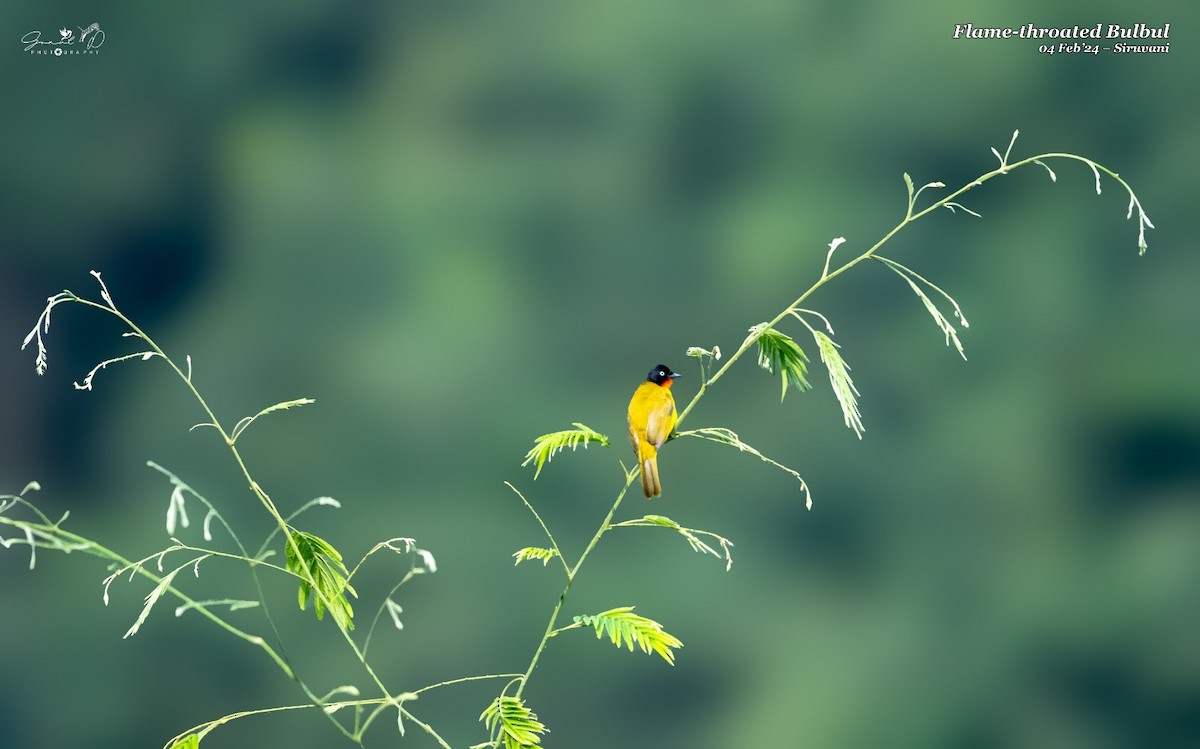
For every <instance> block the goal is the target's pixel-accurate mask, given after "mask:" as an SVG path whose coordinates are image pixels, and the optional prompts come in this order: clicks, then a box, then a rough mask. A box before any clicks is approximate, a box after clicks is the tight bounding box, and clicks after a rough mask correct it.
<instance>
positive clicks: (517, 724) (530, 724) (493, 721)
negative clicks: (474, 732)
mask: <svg viewBox="0 0 1200 749" xmlns="http://www.w3.org/2000/svg"><path fill="white" fill-rule="evenodd" d="M479 719H480V720H481V721H483V725H484V726H485V727H486V728H487V730H488V735H489V736H491V738H492V745H493V746H495V745H498V744H500V743H501V742H503V745H504V748H505V749H527V748H528V747H534V746H538V745H539V744H541V743H542V737H541V734H544V733H546V732H547V731H548V730H549V729H547V728H546V726H545V725H543V724H542V723H541V721H539V720H538V718H537V715H535V714H534V712H533V711H532V710H530V709H529V708H528V707H526V706H525V703H524V702H522V701H521V700H520V699H519V698H517V697H510V696H508V695H501V696H499V697H497V698H496V699H494V700H492V703H491V704H490V705H488V706H487V708H486V709H484V711H483V713H482V714H481V715H480V716H479Z"/></svg>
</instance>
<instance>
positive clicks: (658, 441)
mask: <svg viewBox="0 0 1200 749" xmlns="http://www.w3.org/2000/svg"><path fill="white" fill-rule="evenodd" d="M674 411H675V408H674V406H673V405H672V404H671V403H664V404H662V405H661V406H659V407H658V408H655V409H654V410H652V411H651V412H650V414H649V418H648V419H646V441H647V442H649V443H650V444H652V445H654V448H655V449H656V450H657V449H658V448H660V447H662V446H663V443H664V442H666V441H667V437H670V436H671V414H672V413H674Z"/></svg>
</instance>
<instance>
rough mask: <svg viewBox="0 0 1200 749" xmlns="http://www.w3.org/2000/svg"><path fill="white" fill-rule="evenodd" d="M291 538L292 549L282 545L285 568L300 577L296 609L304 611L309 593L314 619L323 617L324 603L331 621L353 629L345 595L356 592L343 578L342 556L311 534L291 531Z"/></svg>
mask: <svg viewBox="0 0 1200 749" xmlns="http://www.w3.org/2000/svg"><path fill="white" fill-rule="evenodd" d="M291 537H292V538H293V539H294V540H295V542H296V543H295V546H294V547H293V545H292V544H291V543H290V542H289V543H288V544H286V549H287V568H288V571H289V572H292V573H294V574H296V575H297V576H299V577H300V589H299V591H298V593H297V598H298V599H299V602H300V609H301V610H304V606H305V604H306V603H307V601H308V597H309V594H310V593H311V594H313V609H315V610H316V612H317V619H322V618H324V616H325V602H326V601H328V602H329V613H330V614H332V615H333V618H334V621H336V622H337V623H338V625H339V626H340V627H342V628H343V629H347V630H349V629H354V621H353V618H354V609H353V608H352V607H351V606H350V601H349V599H348V598H347V597H346V593H350V595H353V596H355V597H357V596H358V593H356V592H355V590H354V588H353V586H351V585H350V583H349V581H348V580H347V579H346V578H347V577H348V576H349V573H348V571H347V570H346V565H345V564H343V563H342V555H341V554H340V553H338V550H337V549H335V548H333V546H331V545H330V544H329V542H327V541H325V540H324V539H322V538H320V537H319V536H314V535H313V534H311V533H305V532H304V531H296V530H294V531H292V532H291ZM297 553H298V555H297ZM310 577H311V579H312V583H311V584H310V583H309V578H310ZM313 586H316V588H317V592H319V595H318V594H317V593H316V592H314V591H313Z"/></svg>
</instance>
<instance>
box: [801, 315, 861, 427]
mask: <svg viewBox="0 0 1200 749" xmlns="http://www.w3.org/2000/svg"><path fill="white" fill-rule="evenodd" d="M812 334H813V338H815V339H816V341H817V348H818V349H819V350H820V351H821V361H822V362H823V363H824V364H825V368H826V369H827V370H829V384H830V385H832V386H833V394H834V395H836V396H837V400H838V405H840V406H841V407H842V416H843V417H844V418H845V420H846V426H848V427H850V428H851V429H853V430H854V433H855V434H857V435H858V438H859V439H862V433H863V431H864V430H865V427H863V423H862V414H861V413H859V411H858V388H856V387H854V381H853V380H851V379H850V365H848V364H846V361H845V360H844V359H842V355H841V354H840V353H838V348H839V346H838V345H837V344H836V343H834V341H833V339H832V338H830V337H829V336H827V335H825V334H824V333H822V332H821V331H819V330H817V329H816V328H813V329H812Z"/></svg>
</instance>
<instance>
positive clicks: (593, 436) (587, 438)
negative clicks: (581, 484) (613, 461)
mask: <svg viewBox="0 0 1200 749" xmlns="http://www.w3.org/2000/svg"><path fill="white" fill-rule="evenodd" d="M572 426H574V427H575V428H574V429H565V430H563V431H561V432H550V433H549V434H543V435H542V436H541V437H538V438H537V439H536V440H534V441H533V449H531V450H530V451H529V452H528V453H526V454H525V461H524V462H523V463H521V466H522V467H525V466H527V465H529V464H530V463H534V464H535V465H536V466H537V470H536V471H534V474H533V478H534V479H535V480H536V479H537V477H538V476H539V475H540V474H541V472H542V466H544V465H545V464H546V461H548V460H550V459H551V458H553V457H554V454H555V453H556V452H559V451H561V450H566V449H567V448H568V447H569V448H571V450H574V449H575V448H576V447H578V446H579V445H583V446H584V448H585V449H586V448H587V446H588V445H590V444H591V443H593V442H598V443H599V444H600V445H601V446H602V447H608V437H606V436H604V435H603V434H600V433H599V432H597V431H596V430H594V429H592V428H591V427H588V426H585V425H583V424H580V423H579V422H578V421H576V422H573V424H572Z"/></svg>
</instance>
